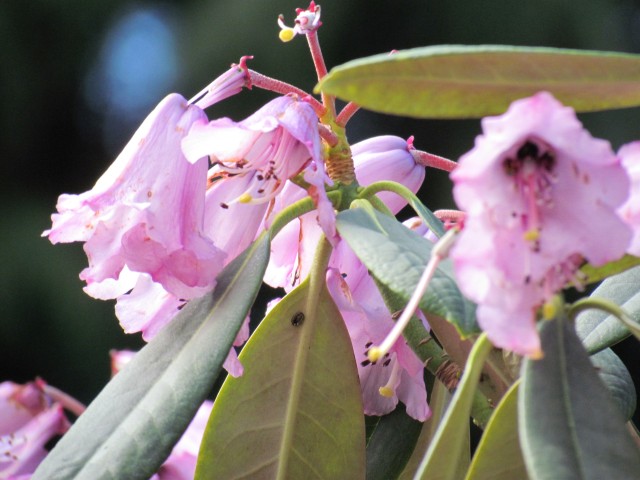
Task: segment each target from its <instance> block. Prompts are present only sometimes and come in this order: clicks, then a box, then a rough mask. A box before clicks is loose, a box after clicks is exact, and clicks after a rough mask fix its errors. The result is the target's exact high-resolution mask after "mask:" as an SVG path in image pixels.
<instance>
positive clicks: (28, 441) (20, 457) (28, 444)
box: [0, 382, 69, 479]
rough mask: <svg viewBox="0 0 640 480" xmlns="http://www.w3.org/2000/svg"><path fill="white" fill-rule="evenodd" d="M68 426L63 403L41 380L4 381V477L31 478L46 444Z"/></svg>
mask: <svg viewBox="0 0 640 480" xmlns="http://www.w3.org/2000/svg"><path fill="white" fill-rule="evenodd" d="M68 428H69V422H68V420H67V418H66V417H65V415H64V412H63V409H62V406H61V405H60V404H58V403H54V402H53V401H52V400H51V399H50V398H49V397H48V396H47V395H46V394H45V393H44V391H43V390H42V389H41V388H40V386H39V385H38V383H37V382H34V383H27V384H25V385H18V384H15V383H13V382H3V383H0V478H11V479H20V478H25V479H27V478H29V477H30V475H31V474H32V473H33V472H34V471H35V469H36V468H37V467H38V465H39V464H40V462H41V461H42V460H43V459H44V457H45V456H46V455H47V453H48V452H47V450H45V448H44V446H45V444H46V443H47V442H48V441H49V440H51V439H52V438H53V437H55V436H56V435H61V434H63V433H64V432H66V431H67V429H68Z"/></svg>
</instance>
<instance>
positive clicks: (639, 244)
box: [618, 142, 640, 257]
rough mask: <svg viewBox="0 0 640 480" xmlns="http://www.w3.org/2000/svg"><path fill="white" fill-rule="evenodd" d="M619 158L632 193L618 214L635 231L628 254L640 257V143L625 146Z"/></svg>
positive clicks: (619, 152)
mask: <svg viewBox="0 0 640 480" xmlns="http://www.w3.org/2000/svg"><path fill="white" fill-rule="evenodd" d="M618 157H620V159H621V161H622V166H623V167H624V168H625V169H626V171H627V173H628V174H629V178H630V179H631V193H630V195H629V198H628V199H627V201H626V202H625V203H624V205H622V206H621V207H620V209H619V210H618V213H619V214H620V216H621V217H622V220H624V222H625V223H626V224H627V225H629V226H630V227H631V229H632V230H633V238H632V240H631V245H630V246H629V249H628V252H629V253H630V254H632V255H635V256H636V257H640V142H633V143H629V144H627V145H623V146H622V147H621V148H620V150H619V151H618Z"/></svg>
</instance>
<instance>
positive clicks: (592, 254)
mask: <svg viewBox="0 0 640 480" xmlns="http://www.w3.org/2000/svg"><path fill="white" fill-rule="evenodd" d="M482 127H483V135H481V136H479V137H478V138H477V139H476V143H475V147H474V148H473V150H471V151H470V152H469V153H467V154H465V155H464V156H463V157H462V158H461V159H460V162H459V166H458V168H457V169H455V170H454V171H453V173H452V175H451V178H452V179H453V181H454V183H455V186H454V190H453V194H454V197H455V200H456V203H457V204H458V206H459V207H460V208H461V209H463V210H465V211H466V213H467V216H466V220H465V225H464V229H463V231H462V233H461V235H460V238H459V240H458V243H457V244H456V245H455V247H454V248H453V250H452V252H451V257H452V259H453V261H454V265H455V269H456V274H457V277H458V279H459V281H460V287H461V289H462V291H463V293H464V294H465V295H467V296H468V297H469V298H470V299H471V300H473V301H475V302H476V303H478V310H477V316H478V322H479V323H480V326H481V327H482V328H483V329H484V330H486V331H487V334H488V335H489V338H491V340H492V341H493V342H494V343H495V344H496V345H497V346H499V347H503V348H506V349H509V350H512V351H515V352H517V353H520V354H524V355H530V356H534V357H535V356H539V355H540V353H541V352H540V342H539V339H538V335H537V332H536V329H535V312H536V310H537V308H538V307H539V306H540V305H541V304H542V303H544V302H545V301H546V300H548V299H550V298H551V296H552V295H553V294H554V293H555V292H556V291H558V290H559V289H561V288H562V287H563V286H564V285H566V284H567V283H568V282H572V281H575V282H577V281H578V280H577V279H576V276H575V275H576V271H577V268H578V266H579V265H580V263H581V261H582V258H583V257H584V258H586V259H587V260H588V261H589V262H591V263H592V264H594V265H602V264H604V263H607V262H609V261H612V260H615V259H617V258H619V257H620V256H622V255H623V254H624V252H625V250H626V248H627V245H628V243H629V240H630V235H631V232H630V231H629V229H628V227H627V226H625V225H624V223H623V222H622V221H621V220H620V219H619V218H618V216H617V215H616V213H615V211H616V208H617V207H618V206H619V205H620V204H621V203H622V202H623V201H624V200H625V199H626V197H627V194H628V191H629V182H628V178H627V175H626V173H625V171H624V169H623V168H622V167H621V165H620V161H619V160H618V159H617V158H616V156H615V155H614V154H613V152H612V151H611V146H610V145H609V143H608V142H606V141H604V140H599V139H594V138H593V137H591V135H589V133H588V132H587V131H586V130H585V129H584V128H583V127H582V125H581V124H580V122H579V121H578V119H577V118H576V116H575V113H574V111H573V110H572V109H571V108H568V107H564V106H562V105H561V104H560V103H559V102H558V101H557V100H555V99H554V98H553V97H552V96H551V95H550V94H549V93H546V92H542V93H538V94H537V95H534V96H533V97H531V98H527V99H523V100H518V101H516V102H514V103H513V104H512V105H511V107H510V108H509V110H508V111H507V112H506V113H505V114H504V115H502V116H499V117H489V118H485V119H484V120H483V121H482Z"/></svg>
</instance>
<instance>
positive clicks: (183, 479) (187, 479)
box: [110, 350, 213, 480]
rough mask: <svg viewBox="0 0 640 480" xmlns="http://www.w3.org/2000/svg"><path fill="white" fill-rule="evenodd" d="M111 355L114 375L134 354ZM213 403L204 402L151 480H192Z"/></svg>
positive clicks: (120, 351) (116, 353) (114, 352)
mask: <svg viewBox="0 0 640 480" xmlns="http://www.w3.org/2000/svg"><path fill="white" fill-rule="evenodd" d="M110 355H111V371H112V374H113V375H115V374H116V373H118V371H120V369H122V367H124V365H126V364H127V362H129V361H130V360H131V359H132V358H133V356H134V355H135V352H132V351H129V350H113V351H111V352H110ZM212 408H213V402H211V401H209V400H205V402H204V403H203V404H202V405H201V406H200V408H199V409H198V411H197V412H196V415H195V417H194V418H193V420H191V423H190V424H189V426H188V427H187V429H186V430H185V432H184V433H183V434H182V437H181V438H180V440H179V441H178V443H176V444H175V446H174V447H173V450H171V454H170V455H169V457H168V458H167V460H166V461H165V462H164V463H163V464H162V466H161V467H160V469H159V470H158V471H157V472H156V474H155V475H153V476H152V477H151V480H192V479H193V477H194V475H195V472H196V463H197V460H198V451H199V450H200V444H201V443H202V437H203V435H204V430H205V428H206V426H207V421H208V420H209V415H211V410H212Z"/></svg>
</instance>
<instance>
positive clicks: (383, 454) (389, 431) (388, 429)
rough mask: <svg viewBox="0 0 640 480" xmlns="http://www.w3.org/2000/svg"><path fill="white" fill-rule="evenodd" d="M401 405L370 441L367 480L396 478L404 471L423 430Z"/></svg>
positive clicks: (386, 416) (383, 420)
mask: <svg viewBox="0 0 640 480" xmlns="http://www.w3.org/2000/svg"><path fill="white" fill-rule="evenodd" d="M422 425H423V423H422V422H419V421H418V420H415V419H413V418H411V417H410V416H409V415H407V412H406V410H405V408H404V406H403V405H402V403H399V404H398V406H397V407H396V409H395V410H393V411H392V412H391V413H389V414H388V415H384V416H382V417H381V418H380V420H379V421H378V424H377V425H376V428H375V429H374V430H373V433H372V435H371V437H370V438H369V441H368V442H367V480H388V479H390V478H396V477H397V476H398V475H399V474H400V472H401V471H402V470H403V469H404V467H405V465H406V464H407V461H408V460H409V457H410V456H411V452H413V449H414V447H415V445H416V441H417V440H418V437H419V436H420V432H421V431H422Z"/></svg>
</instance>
